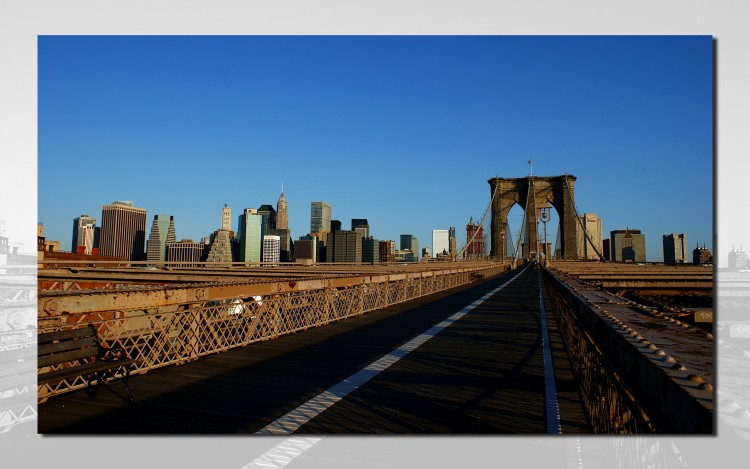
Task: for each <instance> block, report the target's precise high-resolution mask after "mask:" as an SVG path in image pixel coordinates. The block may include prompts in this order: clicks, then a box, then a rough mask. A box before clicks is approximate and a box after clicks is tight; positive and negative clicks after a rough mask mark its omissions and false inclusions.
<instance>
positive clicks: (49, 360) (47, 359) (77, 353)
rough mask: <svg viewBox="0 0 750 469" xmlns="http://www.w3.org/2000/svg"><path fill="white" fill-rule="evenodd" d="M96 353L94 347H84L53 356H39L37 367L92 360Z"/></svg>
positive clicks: (96, 350)
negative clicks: (83, 359)
mask: <svg viewBox="0 0 750 469" xmlns="http://www.w3.org/2000/svg"><path fill="white" fill-rule="evenodd" d="M97 352H98V349H97V348H96V347H86V348H79V349H76V350H70V351H67V352H62V353H56V354H54V355H41V356H39V358H38V359H37V367H39V368H41V367H43V366H51V365H57V364H59V363H65V362H69V361H73V360H80V359H81V358H92V357H95V356H96V354H97Z"/></svg>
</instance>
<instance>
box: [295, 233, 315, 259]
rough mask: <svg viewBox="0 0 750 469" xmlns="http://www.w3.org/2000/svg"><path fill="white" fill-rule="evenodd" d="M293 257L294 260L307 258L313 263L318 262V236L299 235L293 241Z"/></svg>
mask: <svg viewBox="0 0 750 469" xmlns="http://www.w3.org/2000/svg"><path fill="white" fill-rule="evenodd" d="M294 259H295V260H296V261H302V260H309V261H310V262H312V263H313V264H315V263H317V262H318V238H317V237H316V236H310V235H307V236H301V237H300V238H299V240H297V241H296V242H295V243H294Z"/></svg>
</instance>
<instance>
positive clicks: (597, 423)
mask: <svg viewBox="0 0 750 469" xmlns="http://www.w3.org/2000/svg"><path fill="white" fill-rule="evenodd" d="M549 275H550V274H549V273H547V272H544V275H543V278H544V281H545V284H546V287H547V288H546V290H547V295H548V297H549V301H550V302H551V303H552V311H553V313H554V315H555V319H556V320H557V324H558V326H559V328H560V336H561V337H562V341H563V344H564V345H565V348H566V350H567V352H568V358H569V360H570V365H571V368H572V370H573V374H574V376H575V378H576V381H577V382H578V383H579V391H580V394H581V399H582V400H583V405H584V410H585V412H586V417H587V419H588V420H589V424H590V425H591V428H592V429H593V432H594V433H607V434H643V433H654V432H656V431H657V429H656V427H655V425H654V423H653V422H652V420H651V419H650V418H649V416H647V415H646V413H645V412H644V411H643V409H642V408H641V406H640V405H639V404H638V402H636V399H635V398H634V396H633V393H632V392H631V390H630V389H629V388H628V386H627V384H626V383H625V382H624V381H623V379H622V378H621V377H620V376H619V375H618V373H617V371H616V370H615V367H614V365H613V364H612V363H611V362H610V360H609V359H607V357H606V356H605V354H604V353H603V352H602V350H601V349H600V348H599V347H598V346H597V343H596V341H595V340H594V338H593V337H592V336H591V334H590V333H589V332H588V331H587V330H586V328H585V327H584V325H583V324H582V323H581V321H580V320H579V319H578V317H577V314H576V310H575V308H574V307H573V306H572V305H571V304H570V303H569V302H568V301H567V299H566V298H565V295H563V294H562V293H561V291H560V290H559V288H558V287H557V286H556V285H555V284H553V283H552V282H551V281H550V276H549Z"/></svg>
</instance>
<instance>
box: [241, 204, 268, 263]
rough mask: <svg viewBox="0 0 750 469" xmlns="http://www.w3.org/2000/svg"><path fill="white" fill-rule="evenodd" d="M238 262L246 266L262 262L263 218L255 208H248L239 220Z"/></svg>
mask: <svg viewBox="0 0 750 469" xmlns="http://www.w3.org/2000/svg"><path fill="white" fill-rule="evenodd" d="M237 224H238V227H237V242H238V243H239V255H238V260H239V261H240V262H244V263H245V266H249V265H251V264H253V263H256V264H257V263H259V262H260V261H261V250H262V245H263V235H262V232H263V217H262V216H261V215H259V214H258V211H257V210H255V209H254V208H246V209H244V210H243V211H242V215H240V216H239V218H238V219H237Z"/></svg>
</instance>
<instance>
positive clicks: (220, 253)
mask: <svg viewBox="0 0 750 469" xmlns="http://www.w3.org/2000/svg"><path fill="white" fill-rule="evenodd" d="M232 244H233V243H232V232H231V231H228V230H216V231H215V232H214V234H213V236H212V237H211V246H210V247H209V249H208V256H206V263H207V264H208V263H219V264H227V265H231V263H232V261H233V260H234V256H233V252H232V251H233V246H232Z"/></svg>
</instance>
